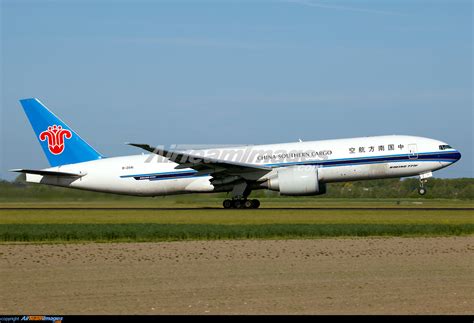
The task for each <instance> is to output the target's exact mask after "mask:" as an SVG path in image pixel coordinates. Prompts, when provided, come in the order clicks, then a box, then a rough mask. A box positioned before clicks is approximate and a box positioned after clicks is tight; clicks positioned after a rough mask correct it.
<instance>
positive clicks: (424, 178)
mask: <svg viewBox="0 0 474 323" xmlns="http://www.w3.org/2000/svg"><path fill="white" fill-rule="evenodd" d="M432 176H433V174H432V173H431V172H429V173H425V174H420V187H419V188H418V194H420V195H425V194H426V187H425V183H426V182H427V181H428V178H430V177H432Z"/></svg>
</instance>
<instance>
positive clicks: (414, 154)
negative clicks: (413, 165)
mask: <svg viewBox="0 0 474 323" xmlns="http://www.w3.org/2000/svg"><path fill="white" fill-rule="evenodd" d="M408 151H409V152H410V155H409V157H408V158H409V159H418V147H417V146H416V144H409V145H408Z"/></svg>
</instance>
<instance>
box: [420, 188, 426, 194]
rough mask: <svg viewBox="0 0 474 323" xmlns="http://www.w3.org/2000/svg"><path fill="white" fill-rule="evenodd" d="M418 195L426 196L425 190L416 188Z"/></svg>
mask: <svg viewBox="0 0 474 323" xmlns="http://www.w3.org/2000/svg"><path fill="white" fill-rule="evenodd" d="M418 194H420V195H425V194H426V188H424V187H420V188H418Z"/></svg>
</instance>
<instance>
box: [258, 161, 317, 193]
mask: <svg viewBox="0 0 474 323" xmlns="http://www.w3.org/2000/svg"><path fill="white" fill-rule="evenodd" d="M276 172H277V174H276V176H274V177H272V178H270V179H268V181H267V182H266V186H267V188H268V189H270V190H272V191H279V192H280V194H282V195H321V194H324V193H326V184H325V183H320V182H319V180H318V168H317V167H314V166H290V167H282V168H278V169H276Z"/></svg>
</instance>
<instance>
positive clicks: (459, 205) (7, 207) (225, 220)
mask: <svg viewBox="0 0 474 323" xmlns="http://www.w3.org/2000/svg"><path fill="white" fill-rule="evenodd" d="M220 203H221V199H213V198H208V199H203V200H201V201H196V200H189V201H188V200H185V199H183V200H180V199H154V200H151V201H150V200H146V201H145V202H144V203H136V202H134V203H130V202H125V201H119V202H116V203H111V202H105V203H98V202H84V203H77V202H73V203H21V204H20V203H1V204H0V241H3V242H18V241H22V242H40V241H41V242H44V241H46V242H61V241H162V240H195V239H248V238H251V239H258V238H261V239H275V238H283V239H288V238H317V237H335V236H433V235H434V236H440V235H470V234H473V233H474V216H473V215H474V209H473V205H472V202H471V201H456V200H418V199H417V200H337V199H328V200H322V199H319V200H318V201H317V202H316V201H315V200H314V199H291V198H290V199H268V200H265V199H262V206H263V208H262V209H258V210H224V209H221V208H218V207H219V205H220ZM321 208H324V209H321ZM332 208H333V209H332ZM354 208H355V209H354Z"/></svg>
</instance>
